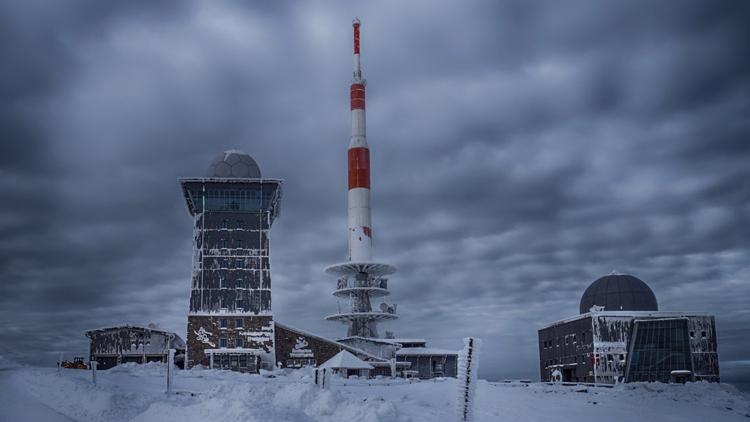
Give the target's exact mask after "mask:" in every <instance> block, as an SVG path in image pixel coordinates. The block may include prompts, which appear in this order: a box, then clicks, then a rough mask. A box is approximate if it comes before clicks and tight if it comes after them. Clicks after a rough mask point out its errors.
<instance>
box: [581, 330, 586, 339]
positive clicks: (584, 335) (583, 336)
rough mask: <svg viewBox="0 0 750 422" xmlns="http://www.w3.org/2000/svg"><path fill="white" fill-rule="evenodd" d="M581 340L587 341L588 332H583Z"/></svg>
mask: <svg viewBox="0 0 750 422" xmlns="http://www.w3.org/2000/svg"><path fill="white" fill-rule="evenodd" d="M581 341H586V332H585V331H584V332H582V333H581Z"/></svg>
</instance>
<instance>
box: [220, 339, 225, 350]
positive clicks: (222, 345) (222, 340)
mask: <svg viewBox="0 0 750 422" xmlns="http://www.w3.org/2000/svg"><path fill="white" fill-rule="evenodd" d="M219 347H221V348H222V349H225V348H226V347H227V339H225V338H220V339H219Z"/></svg>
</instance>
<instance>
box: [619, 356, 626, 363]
mask: <svg viewBox="0 0 750 422" xmlns="http://www.w3.org/2000/svg"><path fill="white" fill-rule="evenodd" d="M623 361H625V355H624V354H620V362H623Z"/></svg>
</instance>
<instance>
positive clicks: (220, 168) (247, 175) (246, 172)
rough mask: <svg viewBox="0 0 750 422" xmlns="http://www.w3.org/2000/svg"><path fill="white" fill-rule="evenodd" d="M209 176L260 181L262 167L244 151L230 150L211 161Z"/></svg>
mask: <svg viewBox="0 0 750 422" xmlns="http://www.w3.org/2000/svg"><path fill="white" fill-rule="evenodd" d="M207 176H208V177H226V178H237V179H260V167H258V163H256V162H255V160H254V159H253V157H251V156H249V155H248V154H245V153H244V152H242V151H237V150H229V151H224V152H222V153H220V154H219V155H217V156H216V158H214V159H213V161H211V165H210V166H208V174H207Z"/></svg>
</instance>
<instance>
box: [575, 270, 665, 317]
mask: <svg viewBox="0 0 750 422" xmlns="http://www.w3.org/2000/svg"><path fill="white" fill-rule="evenodd" d="M593 306H603V307H604V310H605V311H658V310H659V305H658V303H657V302H656V295H654V292H653V291H652V290H651V288H650V287H648V284H646V283H645V282H643V280H641V279H639V278H638V277H634V276H632V275H628V274H610V275H606V276H604V277H601V278H599V279H598V280H596V281H594V282H593V283H591V285H590V286H589V287H588V288H587V289H586V291H585V292H583V296H582V297H581V304H580V307H579V311H580V313H582V314H585V313H586V312H589V310H590V309H591V307H593Z"/></svg>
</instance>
